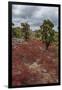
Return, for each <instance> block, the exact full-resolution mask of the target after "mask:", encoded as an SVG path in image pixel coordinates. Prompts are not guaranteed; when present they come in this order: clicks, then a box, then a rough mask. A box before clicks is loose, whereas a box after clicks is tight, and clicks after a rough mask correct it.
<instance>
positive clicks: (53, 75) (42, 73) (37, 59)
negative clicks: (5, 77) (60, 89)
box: [12, 40, 58, 86]
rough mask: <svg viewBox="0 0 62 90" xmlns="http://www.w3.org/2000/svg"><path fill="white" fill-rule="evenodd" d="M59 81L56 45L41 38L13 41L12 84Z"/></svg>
mask: <svg viewBox="0 0 62 90" xmlns="http://www.w3.org/2000/svg"><path fill="white" fill-rule="evenodd" d="M57 82H58V53H57V50H56V47H55V46H53V45H50V47H49V49H48V50H45V45H44V44H43V43H42V41H39V40H30V41H24V42H22V43H18V42H16V41H13V42H12V85H13V86H20V85H33V84H47V83H57Z"/></svg>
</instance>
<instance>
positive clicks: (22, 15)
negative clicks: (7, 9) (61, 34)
mask: <svg viewBox="0 0 62 90" xmlns="http://www.w3.org/2000/svg"><path fill="white" fill-rule="evenodd" d="M44 19H50V20H51V21H52V22H53V23H54V26H55V27H54V29H55V30H57V27H58V7H47V6H27V5H12V22H13V23H14V24H15V26H20V25H21V23H22V22H28V23H29V24H30V26H31V29H32V30H35V29H38V28H39V27H40V25H42V23H43V20H44Z"/></svg>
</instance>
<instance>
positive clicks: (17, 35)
mask: <svg viewBox="0 0 62 90" xmlns="http://www.w3.org/2000/svg"><path fill="white" fill-rule="evenodd" d="M12 37H15V38H21V37H22V33H21V28H19V27H15V28H12Z"/></svg>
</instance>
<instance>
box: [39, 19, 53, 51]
mask: <svg viewBox="0 0 62 90" xmlns="http://www.w3.org/2000/svg"><path fill="white" fill-rule="evenodd" d="M53 27H54V24H53V23H52V22H51V21H50V20H49V19H48V20H44V22H43V24H42V25H41V26H40V28H41V33H42V40H43V42H44V43H45V46H46V50H48V47H49V45H50V43H51V42H52V41H53V39H54V38H53V37H54V30H53Z"/></svg>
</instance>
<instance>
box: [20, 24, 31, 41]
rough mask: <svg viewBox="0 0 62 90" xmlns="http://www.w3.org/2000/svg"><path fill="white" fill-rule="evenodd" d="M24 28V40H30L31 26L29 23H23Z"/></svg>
mask: <svg viewBox="0 0 62 90" xmlns="http://www.w3.org/2000/svg"><path fill="white" fill-rule="evenodd" d="M21 26H22V28H21V29H22V32H23V35H24V39H25V40H28V39H29V36H30V25H29V24H28V23H21Z"/></svg>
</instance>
